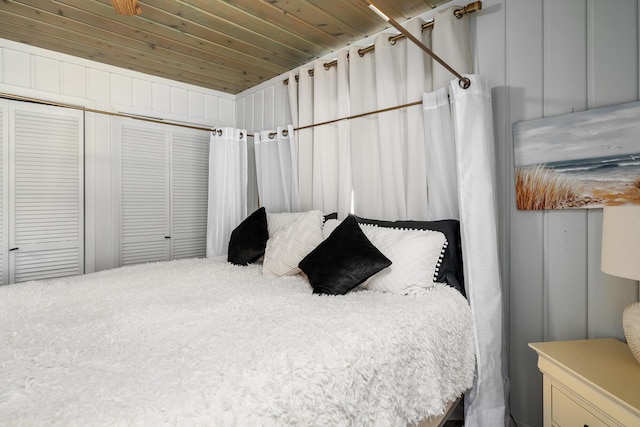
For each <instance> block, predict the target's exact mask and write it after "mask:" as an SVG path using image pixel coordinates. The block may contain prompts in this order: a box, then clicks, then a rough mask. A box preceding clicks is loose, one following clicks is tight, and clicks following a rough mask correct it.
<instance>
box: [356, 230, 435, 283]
mask: <svg viewBox="0 0 640 427" xmlns="http://www.w3.org/2000/svg"><path fill="white" fill-rule="evenodd" d="M360 227H361V228H362V231H363V232H364V234H365V236H367V238H368V239H369V240H371V243H373V244H374V245H375V246H376V247H377V248H378V250H380V252H382V253H383V254H384V256H386V257H387V258H389V259H390V260H391V262H392V264H391V266H390V267H388V268H386V269H384V270H382V271H380V272H379V273H376V274H374V275H373V276H371V277H370V278H369V279H368V280H367V281H366V282H365V283H363V284H362V285H361V287H363V288H365V289H370V290H374V291H381V292H390V293H393V294H399V295H407V294H415V293H420V292H424V290H426V289H429V288H431V287H433V286H434V285H435V282H434V279H435V277H436V275H435V273H436V271H437V268H438V266H439V265H440V262H441V261H442V256H443V255H444V248H445V247H446V246H445V245H446V241H447V239H446V238H445V237H444V234H442V233H440V232H439V231H429V230H406V229H397V228H386V227H377V226H375V225H364V224H360Z"/></svg>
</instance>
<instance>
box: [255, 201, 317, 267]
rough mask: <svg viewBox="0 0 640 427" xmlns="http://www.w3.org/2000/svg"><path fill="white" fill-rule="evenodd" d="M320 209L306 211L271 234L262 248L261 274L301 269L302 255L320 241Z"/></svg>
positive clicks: (307, 252)
mask: <svg viewBox="0 0 640 427" xmlns="http://www.w3.org/2000/svg"><path fill="white" fill-rule="evenodd" d="M322 221H323V217H322V212H321V211H309V212H305V213H302V214H300V215H299V218H297V219H295V220H294V221H293V222H292V223H291V224H289V225H287V226H286V227H284V228H282V229H280V230H278V231H276V232H275V233H274V234H273V235H271V234H270V237H269V240H267V247H266V249H265V252H264V262H263V264H262V274H264V275H265V276H288V275H294V274H298V273H300V268H298V264H299V263H300V261H302V258H304V257H305V256H307V254H309V252H311V251H312V250H314V249H315V248H316V246H318V244H319V243H320V242H322Z"/></svg>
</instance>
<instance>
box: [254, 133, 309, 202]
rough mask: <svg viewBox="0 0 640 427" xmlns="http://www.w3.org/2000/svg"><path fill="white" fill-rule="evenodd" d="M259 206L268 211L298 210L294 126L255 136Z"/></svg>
mask: <svg viewBox="0 0 640 427" xmlns="http://www.w3.org/2000/svg"><path fill="white" fill-rule="evenodd" d="M253 141H254V148H255V153H256V176H257V179H258V196H259V198H260V206H263V207H264V208H265V209H266V211H267V212H297V211H298V159H297V154H296V152H295V149H294V146H293V126H288V127H286V128H284V127H279V128H277V130H266V131H261V132H256V133H255V134H254V139H253Z"/></svg>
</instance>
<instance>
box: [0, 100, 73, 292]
mask: <svg viewBox="0 0 640 427" xmlns="http://www.w3.org/2000/svg"><path fill="white" fill-rule="evenodd" d="M10 125H11V126H10V153H11V162H10V163H9V164H10V167H11V175H10V187H11V194H10V215H11V218H10V220H11V225H10V237H11V242H10V246H11V249H15V250H12V251H11V252H10V253H11V254H12V256H13V259H12V262H11V264H10V265H11V268H10V272H11V277H10V280H11V281H13V282H23V281H27V280H33V279H44V278H54V277H63V276H70V275H76V274H82V273H83V272H84V200H83V197H84V189H83V161H84V159H83V115H82V112H79V111H75V110H68V109H64V108H59V107H49V106H41V105H28V104H26V105H22V104H15V105H13V106H12V108H11V120H10ZM5 165H6V163H5Z"/></svg>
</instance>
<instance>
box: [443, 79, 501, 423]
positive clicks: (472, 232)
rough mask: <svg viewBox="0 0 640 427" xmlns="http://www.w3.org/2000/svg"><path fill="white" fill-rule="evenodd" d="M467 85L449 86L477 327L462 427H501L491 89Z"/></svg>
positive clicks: (465, 248) (469, 285)
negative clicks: (474, 362)
mask: <svg viewBox="0 0 640 427" xmlns="http://www.w3.org/2000/svg"><path fill="white" fill-rule="evenodd" d="M468 77H469V78H470V79H471V87H470V88H469V89H466V90H465V89H462V88H460V86H459V85H458V81H457V80H456V81H453V82H451V89H450V94H451V107H452V116H453V133H454V138H455V147H456V158H457V171H458V172H457V175H458V202H459V205H460V224H461V233H462V248H463V259H464V267H465V280H466V282H465V286H466V291H467V298H468V299H469V303H470V305H471V310H472V313H473V317H474V320H475V325H476V358H477V360H478V363H477V365H478V368H477V369H478V372H477V375H476V378H475V383H474V387H473V389H472V390H471V392H470V393H468V394H467V397H466V398H465V408H466V416H465V425H468V426H488V425H495V426H497V425H504V424H506V423H507V421H508V420H507V419H506V400H505V387H506V386H507V384H506V378H503V375H502V363H503V362H502V354H503V353H502V352H503V342H502V288H501V283H500V269H499V265H500V264H499V253H498V214H497V195H496V177H495V142H494V136H493V119H492V117H493V116H492V109H491V87H490V85H489V83H488V82H487V81H486V80H483V79H481V78H480V77H479V76H477V75H473V76H468Z"/></svg>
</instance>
